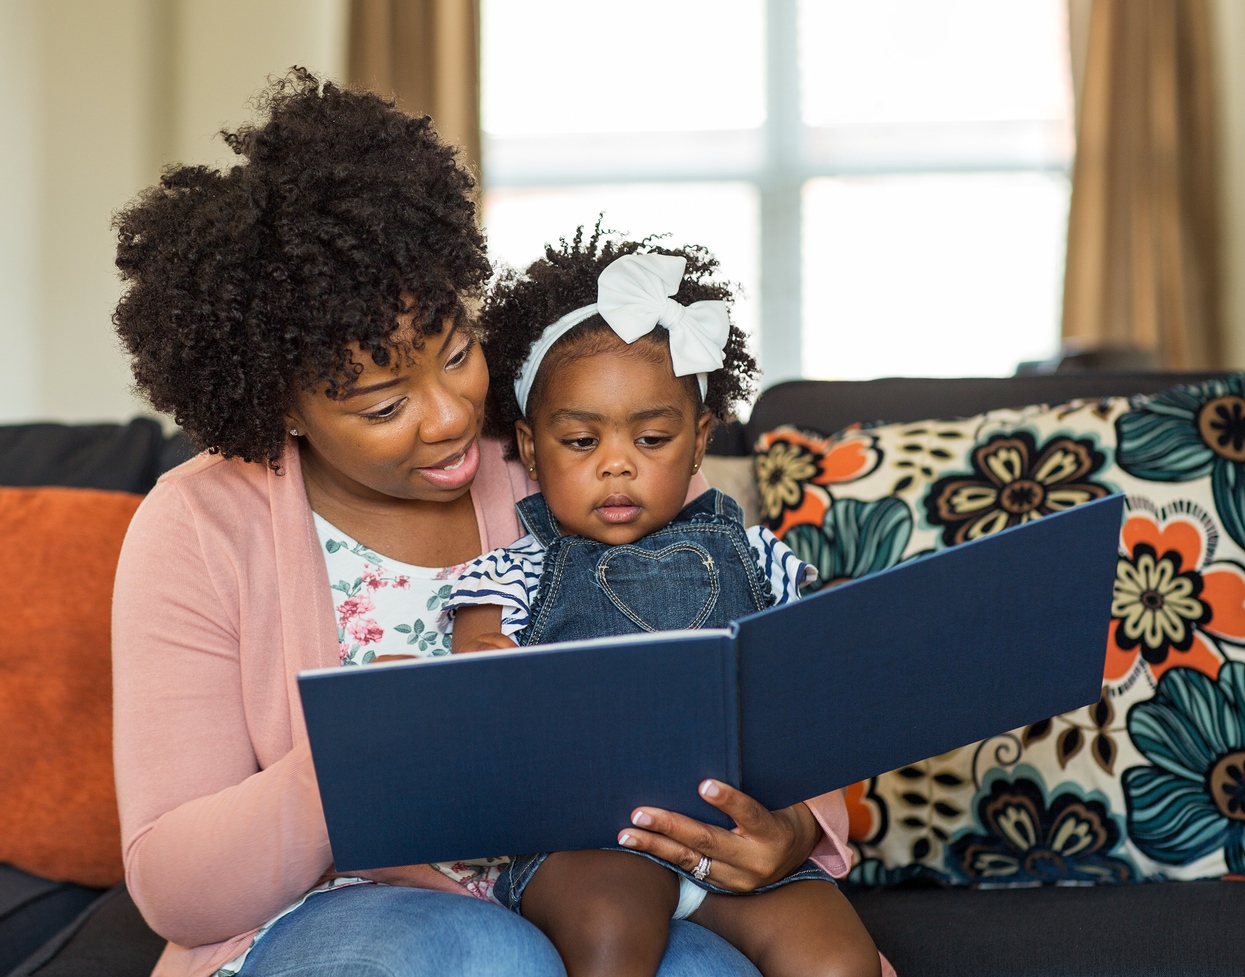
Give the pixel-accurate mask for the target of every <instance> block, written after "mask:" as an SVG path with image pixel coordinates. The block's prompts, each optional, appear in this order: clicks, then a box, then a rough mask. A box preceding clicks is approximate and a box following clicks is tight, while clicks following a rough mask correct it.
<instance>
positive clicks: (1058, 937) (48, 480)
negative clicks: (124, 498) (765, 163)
mask: <svg viewBox="0 0 1245 977" xmlns="http://www.w3.org/2000/svg"><path fill="white" fill-rule="evenodd" d="M1204 378H1205V375H1191V374H1157V373H1145V374H1138V373H1081V374H1067V375H1060V374H1054V375H1049V376H1023V377H1015V378H1009V379H887V380H874V381H864V382H818V381H797V382H791V383H784V384H780V385H778V386H776V387H774V388H771V389H770V390H767V391H765V393H763V394H762V395H761V397H760V398H759V400H758V402H757V404H756V405H755V407H754V409H753V411H752V413H751V416H750V418H749V419H748V421H747V422H746V423H739V422H736V423H734V424H731V425H727V426H724V427H721V428H719V429H718V430H717V431H716V432H715V435H714V438H713V441H712V444H711V447H710V457H709V458H708V459H707V460H706V464H705V466H704V470H705V472H706V474H707V476H708V477H709V479H710V481H711V482H712V483H713V484H715V485H717V486H718V487H721V488H723V490H725V491H728V492H730V493H731V494H735V495H737V496H740V497H741V502H743V503H744V505H745V508H746V509H747V508H751V511H752V512H754V513H755V512H756V511H757V506H758V499H757V497H756V491H755V487H754V486H753V484H752V477H751V471H752V468H751V460H750V457H749V455H750V449H751V446H752V445H753V444H754V443H755V442H756V441H757V439H758V438H759V437H760V436H761V435H762V434H764V432H767V431H772V430H773V429H775V428H777V427H779V426H780V425H783V424H790V425H795V426H796V427H798V428H801V429H804V430H808V431H815V432H821V433H823V434H831V433H833V432H835V431H838V430H840V429H843V428H846V427H848V426H849V425H852V424H855V423H859V422H870V423H871V422H888V421H889V422H904V423H906V422H913V421H917V420H921V419H925V418H949V417H960V416H968V415H974V414H978V413H981V412H983V411H987V410H991V409H995V408H1005V407H1020V406H1023V405H1026V404H1037V403H1061V402H1064V401H1067V400H1070V399H1073V398H1100V397H1108V396H1129V395H1134V394H1146V393H1155V392H1158V391H1161V390H1163V389H1165V388H1167V387H1169V386H1171V385H1172V384H1174V383H1178V382H1193V381H1197V380H1201V379H1204ZM189 450H190V449H189V446H188V445H187V444H186V442H185V441H184V439H182V438H181V437H180V436H178V435H173V436H166V435H165V434H164V433H163V432H162V431H161V429H160V427H159V425H158V424H157V423H156V422H154V421H151V420H146V419H140V420H137V421H134V422H132V423H130V424H128V425H96V426H90V427H68V426H61V425H22V426H13V427H8V428H0V485H4V486H71V487H76V488H81V489H85V490H94V489H104V490H108V491H111V492H126V493H137V494H141V493H143V492H145V491H147V490H148V489H149V488H150V487H151V485H152V484H154V480H155V478H156V477H158V475H159V473H160V472H162V471H164V470H167V469H168V468H169V467H172V466H173V465H175V464H177V463H179V462H180V461H181V460H183V459H184V458H185V457H187V456H188V454H189ZM9 528H10V527H6V526H5V525H4V524H3V522H0V541H3V539H4V536H5V535H6V533H7V532H8V530H9ZM17 651H18V649H17V646H16V644H14V645H13V646H10V647H7V648H6V652H7V653H8V655H6V657H8V656H9V655H14V654H16V653H17ZM104 653H106V649H104ZM0 701H3V700H0ZM13 708H16V707H13ZM19 748H21V745H20V744H15V743H12V742H9V743H8V744H7V745H6V747H5V749H19ZM0 823H3V822H0ZM3 850H4V851H7V850H8V849H3ZM0 857H2V856H0ZM890 881H895V880H890ZM847 893H848V897H849V898H850V899H851V901H852V902H853V904H854V905H855V907H856V909H857V911H858V912H859V913H860V915H861V917H862V918H863V920H864V921H865V923H866V925H867V926H868V928H869V930H870V932H871V933H872V934H873V936H874V939H875V940H876V942H877V944H878V946H879V948H880V949H881V950H882V951H883V952H884V953H885V954H886V955H887V956H888V957H889V958H890V959H891V961H892V962H893V963H894V964H895V966H896V968H897V970H898V971H899V973H900V974H903V975H928V977H976V975H981V977H987V975H989V977H1022V975H1024V977H1030V975H1043V977H1052V975H1068V977H1073V975H1076V977H1106V975H1130V977H1131V975H1180V974H1188V975H1195V974H1196V975H1199V977H1219V975H1224V977H1226V975H1229V974H1242V973H1245V937H1242V936H1241V935H1240V927H1239V926H1238V925H1237V924H1238V920H1239V918H1240V917H1239V915H1238V914H1239V912H1240V911H1241V909H1242V908H1245V886H1242V884H1241V883H1240V882H1237V881H1228V880H1224V879H1206V880H1202V881H1189V882H1166V883H1140V884H1128V885H1101V886H1068V885H1042V886H1033V887H1029V888H1008V889H1001V890H999V889H986V888H979V887H978V888H974V887H969V886H947V885H940V884H936V883H933V882H931V881H930V880H929V879H928V878H923V877H921V876H920V875H915V876H913V877H911V878H908V879H907V880H906V881H901V882H899V884H892V885H888V886H886V887H884V888H883V887H870V886H867V885H855V886H849V887H847ZM1237 900H1241V901H1239V902H1238V901H1237ZM1234 934H1236V935H1234ZM162 945H163V944H162V941H161V940H160V938H159V937H157V936H156V935H155V934H154V933H152V932H151V931H150V930H149V929H148V928H147V927H146V925H145V924H144V923H143V921H142V919H141V917H140V916H139V914H138V913H137V911H136V910H135V908H134V905H133V902H132V901H131V900H130V899H129V897H128V895H127V893H126V891H125V887H124V885H123V884H117V885H113V886H111V887H106V888H105V887H101V886H99V885H98V884H96V885H91V884H80V883H75V882H70V881H58V880H54V879H49V878H44V877H40V876H39V875H37V874H32V873H31V872H29V871H22V870H21V869H19V868H17V867H12V866H0V975H4V974H8V975H14V977H16V975H20V977H26V975H36V974H37V975H39V977H70V975H80V974H81V975H86V974H91V975H99V977H131V975H133V977H139V975H145V974H147V973H149V972H150V969H151V967H152V966H153V964H154V962H155V960H156V958H157V957H158V955H159V953H160V951H161V949H162Z"/></svg>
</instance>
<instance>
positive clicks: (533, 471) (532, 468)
mask: <svg viewBox="0 0 1245 977" xmlns="http://www.w3.org/2000/svg"><path fill="white" fill-rule="evenodd" d="M527 473H528V474H529V475H531V476H532V478H535V477H536V466H535V465H531V466H530V467H529V468H528V470H527Z"/></svg>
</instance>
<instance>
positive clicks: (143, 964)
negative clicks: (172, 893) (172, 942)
mask: <svg viewBox="0 0 1245 977" xmlns="http://www.w3.org/2000/svg"><path fill="white" fill-rule="evenodd" d="M164 946H165V943H164V940H162V939H161V938H160V937H159V936H157V935H156V934H155V933H153V932H152V931H151V930H150V929H149V928H148V926H147V924H146V923H145V922H143V917H142V916H141V915H139V912H138V908H137V907H136V906H135V905H134V901H133V900H132V899H131V898H130V894H129V893H128V892H127V891H126V888H125V886H124V885H118V886H115V887H114V888H112V889H110V890H109V891H108V892H106V893H104V894H103V895H102V896H99V897H98V898H97V899H96V900H95V901H94V902H92V903H91V904H90V905H89V906H87V907H86V908H85V909H84V910H83V911H82V912H81V913H80V914H79V915H78V917H77V918H76V919H73V920H72V921H70V922H69V923H68V924H67V925H65V926H64V927H63V928H62V929H61V930H60V931H59V932H57V933H56V934H55V935H54V936H53V937H52V938H51V939H49V940H47V942H46V943H44V945H43V946H42V947H41V948H40V949H39V950H38V952H36V953H34V954H32V955H31V956H30V957H29V959H27V960H26V961H25V963H23V964H22V965H21V966H20V967H18V968H17V969H16V970H15V971H13V973H12V974H10V975H9V977H33V975H35V974H37V975H39V977H149V975H150V973H151V971H152V968H154V967H155V965H156V961H157V960H159V959H160V954H161V953H163V952H164Z"/></svg>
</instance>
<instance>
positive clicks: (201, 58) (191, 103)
mask: <svg viewBox="0 0 1245 977" xmlns="http://www.w3.org/2000/svg"><path fill="white" fill-rule="evenodd" d="M346 22H347V4H346V3H345V2H344V0H259V2H257V0H178V3H177V12H176V22H175V27H174V29H175V31H176V36H177V47H176V51H177V58H176V61H175V69H174V70H175V78H174V87H175V91H176V119H175V123H174V127H173V140H172V146H171V148H172V151H173V153H174V156H173V158H174V159H176V160H178V161H181V162H190V163H200V162H202V163H215V164H217V165H228V164H229V163H230V162H232V160H233V154H232V153H230V152H229V150H228V148H227V147H226V146H225V144H224V143H222V142H221V141H220V139H219V137H218V136H217V133H218V132H219V131H220V130H221V129H222V128H224V127H226V126H229V127H232V126H236V125H237V124H238V123H240V122H245V121H247V119H249V118H250V117H251V112H250V109H249V107H248V102H249V101H250V100H251V99H252V97H253V96H254V95H255V94H256V92H258V91H259V90H260V89H261V88H263V87H264V82H265V79H266V78H267V77H268V76H269V75H281V74H284V73H285V71H286V70H287V69H288V68H289V67H290V66H291V65H295V64H298V65H301V66H302V67H304V68H310V69H311V70H312V71H314V72H316V73H317V74H327V75H328V76H329V77H332V78H342V77H344V76H345V73H346V72H345V69H346Z"/></svg>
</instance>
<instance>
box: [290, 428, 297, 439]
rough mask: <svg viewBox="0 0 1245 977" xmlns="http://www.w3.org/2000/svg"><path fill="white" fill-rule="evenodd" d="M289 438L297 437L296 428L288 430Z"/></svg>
mask: <svg viewBox="0 0 1245 977" xmlns="http://www.w3.org/2000/svg"><path fill="white" fill-rule="evenodd" d="M290 437H294V438H296V437H298V428H296V427H292V428H290Z"/></svg>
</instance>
